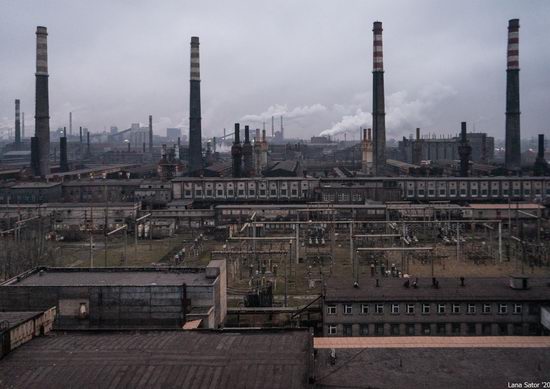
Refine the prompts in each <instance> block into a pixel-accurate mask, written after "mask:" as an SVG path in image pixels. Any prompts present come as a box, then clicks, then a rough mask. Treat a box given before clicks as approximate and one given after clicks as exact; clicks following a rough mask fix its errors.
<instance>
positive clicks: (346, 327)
mask: <svg viewBox="0 0 550 389" xmlns="http://www.w3.org/2000/svg"><path fill="white" fill-rule="evenodd" d="M344 336H352V327H351V324H344Z"/></svg>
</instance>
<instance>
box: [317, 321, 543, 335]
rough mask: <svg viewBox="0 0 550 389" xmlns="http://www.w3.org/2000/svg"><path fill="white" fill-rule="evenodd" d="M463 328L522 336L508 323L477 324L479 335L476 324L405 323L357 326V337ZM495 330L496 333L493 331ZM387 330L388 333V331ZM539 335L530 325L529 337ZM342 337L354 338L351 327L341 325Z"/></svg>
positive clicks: (332, 331) (519, 325) (517, 325)
mask: <svg viewBox="0 0 550 389" xmlns="http://www.w3.org/2000/svg"><path fill="white" fill-rule="evenodd" d="M463 325H464V326H465V332H466V334H467V335H486V336H489V335H524V329H523V324H522V323H514V324H512V326H511V327H512V330H511V331H510V329H509V326H508V323H479V327H480V329H481V333H479V334H478V332H477V327H478V324H477V323H436V324H431V323H421V324H415V323H407V324H404V325H402V324H398V323H392V324H389V328H387V327H385V325H384V323H376V324H374V325H370V327H369V324H359V325H358V326H359V334H358V335H359V336H372V335H374V336H384V335H393V336H396V335H406V336H415V335H461V334H462V326H463ZM494 328H496V331H494ZM388 329H389V331H388ZM327 333H328V335H332V336H334V335H338V327H337V326H336V325H329V326H327ZM539 333H540V325H539V324H538V323H530V324H529V327H528V334H529V335H538V334H539ZM342 335H343V336H354V334H353V325H352V324H344V325H342Z"/></svg>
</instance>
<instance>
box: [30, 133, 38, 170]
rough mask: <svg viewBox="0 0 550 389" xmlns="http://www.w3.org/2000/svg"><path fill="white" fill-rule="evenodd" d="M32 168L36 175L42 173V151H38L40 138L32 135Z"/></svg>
mask: <svg viewBox="0 0 550 389" xmlns="http://www.w3.org/2000/svg"><path fill="white" fill-rule="evenodd" d="M31 170H32V174H33V175H34V176H39V175H40V152H39V151H38V138H37V137H36V136H32V137H31Z"/></svg>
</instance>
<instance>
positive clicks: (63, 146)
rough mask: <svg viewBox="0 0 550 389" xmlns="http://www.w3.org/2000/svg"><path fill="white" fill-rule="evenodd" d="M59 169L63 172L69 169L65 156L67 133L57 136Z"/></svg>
mask: <svg viewBox="0 0 550 389" xmlns="http://www.w3.org/2000/svg"><path fill="white" fill-rule="evenodd" d="M59 170H60V171H61V172H62V173H64V172H68V171H69V161H68V157H67V133H66V131H64V134H63V136H62V137H61V138H59Z"/></svg>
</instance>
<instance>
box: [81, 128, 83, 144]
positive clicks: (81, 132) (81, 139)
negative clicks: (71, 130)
mask: <svg viewBox="0 0 550 389" xmlns="http://www.w3.org/2000/svg"><path fill="white" fill-rule="evenodd" d="M82 140H83V139H82V126H80V144H82Z"/></svg>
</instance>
